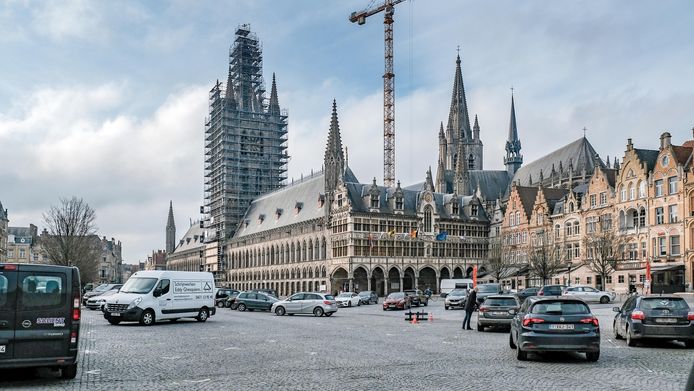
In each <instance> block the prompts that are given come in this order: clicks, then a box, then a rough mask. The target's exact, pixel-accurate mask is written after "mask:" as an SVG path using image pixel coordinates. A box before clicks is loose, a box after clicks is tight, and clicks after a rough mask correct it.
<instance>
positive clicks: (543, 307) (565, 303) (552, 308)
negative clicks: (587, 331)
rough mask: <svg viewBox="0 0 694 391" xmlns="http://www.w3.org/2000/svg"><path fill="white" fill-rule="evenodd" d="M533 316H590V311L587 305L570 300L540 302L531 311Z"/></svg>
mask: <svg viewBox="0 0 694 391" xmlns="http://www.w3.org/2000/svg"><path fill="white" fill-rule="evenodd" d="M530 313H532V314H547V315H577V314H590V309H589V308H588V306H587V305H586V304H585V303H582V302H580V301H569V300H552V301H540V302H538V303H535V305H533V307H532V308H531V309H530Z"/></svg>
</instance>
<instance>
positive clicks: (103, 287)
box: [94, 284, 108, 292]
mask: <svg viewBox="0 0 694 391" xmlns="http://www.w3.org/2000/svg"><path fill="white" fill-rule="evenodd" d="M107 290H108V284H101V285H99V286H97V287H96V288H94V292H106V291H107Z"/></svg>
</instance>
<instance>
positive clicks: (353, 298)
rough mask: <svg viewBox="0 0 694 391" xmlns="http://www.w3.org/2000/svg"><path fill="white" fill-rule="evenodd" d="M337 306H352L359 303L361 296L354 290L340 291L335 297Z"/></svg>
mask: <svg viewBox="0 0 694 391" xmlns="http://www.w3.org/2000/svg"><path fill="white" fill-rule="evenodd" d="M335 301H336V302H337V306H338V307H352V306H355V307H356V306H360V305H361V297H359V295H358V294H356V293H354V292H342V293H340V294H339V295H337V297H336V298H335Z"/></svg>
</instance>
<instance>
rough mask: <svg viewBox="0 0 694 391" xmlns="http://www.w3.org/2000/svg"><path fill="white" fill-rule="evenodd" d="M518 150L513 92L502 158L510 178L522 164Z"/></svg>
mask: <svg viewBox="0 0 694 391" xmlns="http://www.w3.org/2000/svg"><path fill="white" fill-rule="evenodd" d="M512 91H513V90H512ZM520 150H521V142H520V139H519V138H518V127H517V125H516V104H515V101H514V98H513V92H511V118H510V120H509V125H508V140H506V157H505V158H504V164H505V165H506V171H507V172H508V173H509V176H511V177H513V175H514V174H515V173H516V171H518V169H519V168H520V166H521V164H523V155H521V154H520Z"/></svg>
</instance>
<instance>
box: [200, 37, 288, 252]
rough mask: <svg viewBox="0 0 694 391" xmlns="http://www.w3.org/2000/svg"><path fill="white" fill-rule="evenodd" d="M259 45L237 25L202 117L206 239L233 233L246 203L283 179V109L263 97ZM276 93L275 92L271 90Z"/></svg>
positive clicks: (223, 237)
mask: <svg viewBox="0 0 694 391" xmlns="http://www.w3.org/2000/svg"><path fill="white" fill-rule="evenodd" d="M262 65H263V61H262V47H261V45H260V42H259V41H258V38H257V36H256V35H255V34H254V33H252V32H251V31H250V26H248V25H241V26H239V28H238V29H237V30H236V39H235V41H234V44H233V45H232V47H231V48H230V50H229V77H228V80H227V83H226V86H224V87H225V88H222V87H223V86H222V83H220V82H219V81H217V83H216V84H215V86H214V87H213V88H212V90H210V94H209V101H210V104H209V112H210V116H209V117H208V118H206V120H205V212H207V214H208V216H207V219H206V220H207V227H208V228H209V229H210V232H211V235H210V238H209V239H210V240H223V239H226V238H229V237H231V236H232V235H233V234H234V231H235V230H236V228H237V226H238V224H239V222H240V221H241V219H242V218H243V216H244V214H245V212H246V209H248V207H249V206H250V203H251V201H252V200H253V199H254V198H256V197H258V196H259V195H261V194H264V193H267V192H270V191H273V190H276V189H278V188H280V187H282V186H284V185H285V183H286V180H287V163H288V160H289V156H288V154H287V142H288V134H287V112H286V111H285V110H279V109H278V108H277V109H275V110H272V108H271V107H270V104H269V102H268V99H267V98H266V96H265V92H266V90H265V83H264V81H263V75H262V68H263V66H262ZM275 93H276V91H275Z"/></svg>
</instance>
